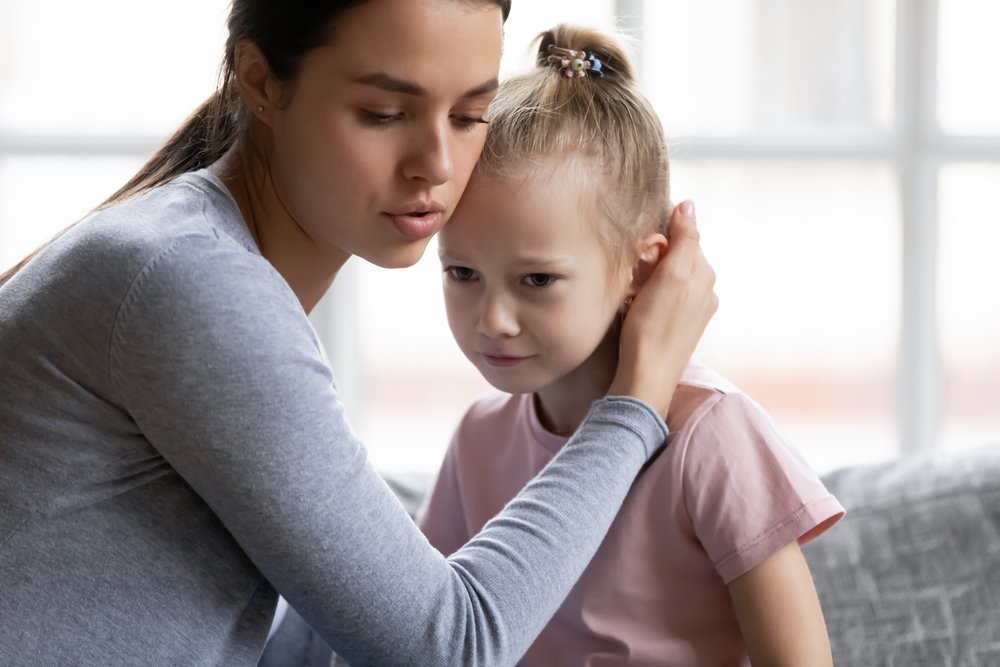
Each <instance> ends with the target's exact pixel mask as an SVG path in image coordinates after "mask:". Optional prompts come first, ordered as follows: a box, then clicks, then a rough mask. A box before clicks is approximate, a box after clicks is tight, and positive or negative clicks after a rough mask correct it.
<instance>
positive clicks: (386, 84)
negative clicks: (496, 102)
mask: <svg viewBox="0 0 1000 667" xmlns="http://www.w3.org/2000/svg"><path fill="white" fill-rule="evenodd" d="M351 82H352V83H360V84H363V85H366V86H374V87H375V88H380V89H382V90H386V91H388V92H390V93H402V94H403V95H413V96H416V97H425V96H426V95H427V89H426V88H424V87H423V86H421V85H419V84H417V83H414V82H412V81H406V80H405V79H399V78H397V77H394V76H391V75H389V74H386V73H385V72H375V73H372V74H365V75H362V76H358V77H355V78H353V79H351ZM499 85H500V82H499V80H498V79H497V78H496V77H493V78H492V79H489V80H487V81H484V82H482V83H481V84H479V85H478V86H473V87H472V88H470V89H469V90H467V91H465V92H464V93H462V96H461V98H462V99H466V98H469V97H479V96H480V95H485V94H486V93H492V92H493V91H495V90H496V89H497V87H498V86H499Z"/></svg>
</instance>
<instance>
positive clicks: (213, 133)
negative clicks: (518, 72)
mask: <svg viewBox="0 0 1000 667" xmlns="http://www.w3.org/2000/svg"><path fill="white" fill-rule="evenodd" d="M463 1H465V2H470V3H471V2H484V3H485V2H489V3H490V4H495V5H497V6H499V7H500V9H501V10H502V11H503V19H504V21H506V20H507V16H508V14H509V13H510V4H511V0H463ZM365 2H366V0H342V1H340V2H337V1H334V0H299V1H297V2H279V1H278V0H232V5H231V6H230V10H229V21H228V27H229V37H228V38H227V39H226V52H225V57H224V58H223V61H222V65H221V67H220V68H219V86H218V89H217V90H216V92H215V93H214V94H213V95H212V96H211V97H209V98H208V99H207V100H206V101H205V102H204V103H202V105H201V106H200V107H198V108H197V109H196V110H195V112H194V113H193V114H191V116H190V117H189V118H188V119H187V120H186V121H185V122H184V124H183V125H182V126H181V127H180V128H179V129H178V130H177V131H176V132H174V134H173V136H171V137H170V138H169V139H167V141H166V143H164V144H163V146H161V147H160V149H159V150H157V151H156V153H155V154H154V155H153V156H152V157H151V158H150V159H149V160H148V161H147V162H146V164H144V165H143V166H142V168H141V169H139V171H138V173H136V174H135V176H133V177H132V178H131V179H130V180H129V181H128V183H126V184H125V185H124V186H122V187H121V189H119V190H118V191H117V192H116V193H114V194H113V195H111V196H110V197H109V198H108V199H107V200H106V201H105V202H104V203H103V204H101V206H102V207H104V206H109V205H111V204H114V203H116V202H120V201H122V200H124V199H128V198H129V197H131V196H133V195H136V194H138V193H140V192H143V191H145V190H148V189H150V188H153V187H156V186H157V185H160V184H162V183H165V182H167V181H169V180H170V179H172V178H174V177H176V176H180V175H181V174H184V173H187V172H189V171H195V170H197V169H201V168H203V167H207V166H208V165H210V164H212V163H213V162H215V161H217V160H218V159H219V158H221V157H222V156H223V155H224V154H225V153H226V152H227V151H228V150H229V149H230V148H232V147H233V145H234V144H235V143H236V141H237V139H239V138H240V137H241V136H242V135H243V134H244V132H245V131H246V128H247V123H248V120H247V118H248V116H247V113H246V111H245V109H244V108H243V104H242V102H241V100H240V97H239V91H238V90H237V86H236V75H235V64H236V45H237V44H239V43H240V42H241V41H243V40H247V39H248V40H251V41H253V42H255V43H256V44H257V46H258V47H259V48H260V50H261V52H262V53H263V54H264V57H265V58H266V59H267V63H268V66H269V67H270V68H271V71H272V72H273V73H274V75H275V76H277V77H278V78H279V79H281V80H283V81H291V80H292V79H294V78H295V76H296V74H298V70H299V66H300V64H301V62H302V59H303V58H304V57H305V55H306V54H308V53H309V52H310V51H312V50H313V49H315V48H318V47H320V46H322V45H323V44H325V43H326V42H327V40H328V39H329V38H330V34H331V32H332V31H333V30H334V29H335V28H336V25H337V21H338V20H339V19H340V18H341V17H342V16H343V15H344V13H345V12H346V11H347V10H349V9H351V8H353V7H356V6H358V5H361V4H364V3H365ZM46 245H47V244H46ZM42 247H45V246H42ZM40 251H41V248H39V249H38V250H36V251H35V252H33V253H31V255H29V256H28V257H26V258H25V259H23V260H22V261H21V262H19V263H18V264H17V266H15V267H13V268H12V269H9V270H8V271H6V272H4V273H3V274H0V285H3V284H4V283H5V282H7V280H9V279H10V277H11V276H12V275H14V274H15V273H17V272H18V271H19V270H20V269H21V268H22V267H23V266H24V265H25V264H27V263H28V261H30V260H31V259H32V258H33V257H34V256H35V255H37V254H38V253H39V252H40Z"/></svg>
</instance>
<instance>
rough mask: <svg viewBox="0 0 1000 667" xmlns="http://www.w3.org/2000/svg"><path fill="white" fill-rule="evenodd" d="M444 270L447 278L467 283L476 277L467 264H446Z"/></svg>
mask: <svg viewBox="0 0 1000 667" xmlns="http://www.w3.org/2000/svg"><path fill="white" fill-rule="evenodd" d="M444 272H445V274H447V276H448V277H449V278H451V279H452V280H456V281H458V282H460V283H467V282H469V281H470V280H473V279H474V278H475V277H476V272H475V271H474V270H473V269H470V268H469V267H467V266H446V267H445V269H444Z"/></svg>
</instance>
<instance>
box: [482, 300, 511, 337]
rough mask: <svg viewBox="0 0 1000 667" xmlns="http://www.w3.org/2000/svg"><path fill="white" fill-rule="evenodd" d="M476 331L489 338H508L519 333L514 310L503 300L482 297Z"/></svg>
mask: <svg viewBox="0 0 1000 667" xmlns="http://www.w3.org/2000/svg"><path fill="white" fill-rule="evenodd" d="M476 331H478V332H479V333H481V334H482V335H484V336H487V337H489V338H510V337H512V336H516V335H517V334H518V333H520V331H521V329H520V325H519V324H518V321H517V315H516V313H515V312H514V309H513V308H511V307H510V306H509V305H508V304H505V303H504V299H503V298H498V297H484V298H483V302H482V304H481V307H480V310H479V322H478V324H477V325H476Z"/></svg>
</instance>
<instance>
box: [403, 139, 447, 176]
mask: <svg viewBox="0 0 1000 667" xmlns="http://www.w3.org/2000/svg"><path fill="white" fill-rule="evenodd" d="M420 132H421V133H422V134H421V136H420V139H419V140H418V141H416V142H415V146H414V150H413V153H412V154H411V155H410V156H409V158H408V159H407V161H406V164H405V165H404V168H403V175H404V176H405V177H406V178H407V179H408V180H414V181H424V182H426V183H427V184H428V185H442V184H444V183H447V182H448V181H449V180H451V178H452V175H453V173H454V157H453V156H452V154H451V151H452V148H453V147H452V145H451V142H450V141H449V136H448V130H447V129H446V128H442V127H437V126H435V127H432V128H425V129H422V130H420Z"/></svg>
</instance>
